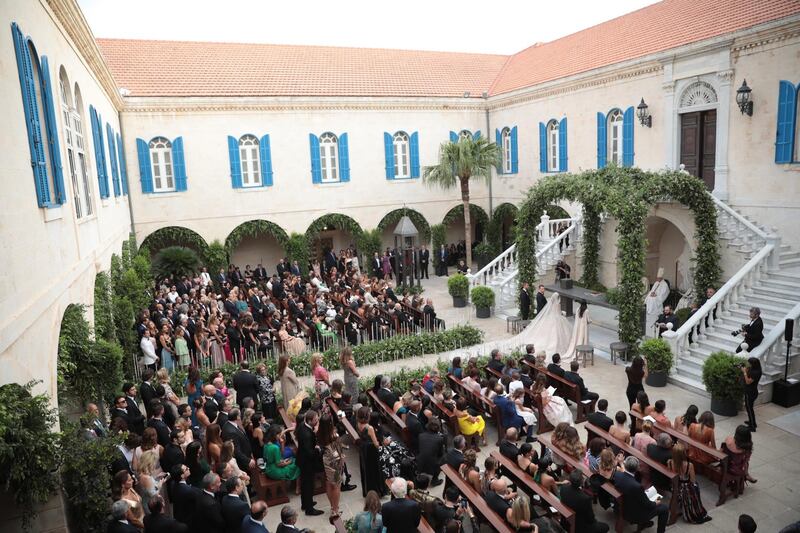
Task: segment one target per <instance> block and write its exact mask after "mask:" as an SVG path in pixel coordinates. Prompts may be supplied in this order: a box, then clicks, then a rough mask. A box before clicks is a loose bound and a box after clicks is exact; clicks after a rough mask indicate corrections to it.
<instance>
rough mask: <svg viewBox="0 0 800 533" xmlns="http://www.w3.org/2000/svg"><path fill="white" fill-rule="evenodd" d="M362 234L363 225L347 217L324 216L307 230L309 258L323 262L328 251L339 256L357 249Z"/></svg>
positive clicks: (333, 214)
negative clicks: (346, 251)
mask: <svg viewBox="0 0 800 533" xmlns="http://www.w3.org/2000/svg"><path fill="white" fill-rule="evenodd" d="M362 232H363V230H362V229H361V225H359V223H358V222H356V221H355V220H353V219H352V218H350V217H349V216H347V215H342V214H340V213H328V214H327V215H322V216H321V217H319V218H318V219H316V220H315V221H314V222H312V223H311V225H310V226H309V227H308V229H307V230H306V239H307V240H308V243H309V252H310V255H309V257H310V259H311V260H314V259H319V260H320V261H321V260H322V258H323V255H324V253H325V252H326V251H328V250H333V252H334V253H335V254H337V256H338V254H339V251H341V250H345V249H347V248H350V247H352V248H356V247H357V244H358V239H359V237H360V236H361V233H362Z"/></svg>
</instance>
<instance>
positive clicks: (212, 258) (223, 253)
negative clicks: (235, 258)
mask: <svg viewBox="0 0 800 533" xmlns="http://www.w3.org/2000/svg"><path fill="white" fill-rule="evenodd" d="M205 260H206V268H207V269H208V272H209V273H210V274H211V277H212V279H213V278H214V277H215V276H214V275H215V274H216V273H217V272H219V269H221V268H225V267H226V266H228V251H227V250H226V249H225V246H224V245H223V244H222V243H221V242H219V240H215V241H214V242H212V243H211V244H209V245H208V248H207V249H206V253H205Z"/></svg>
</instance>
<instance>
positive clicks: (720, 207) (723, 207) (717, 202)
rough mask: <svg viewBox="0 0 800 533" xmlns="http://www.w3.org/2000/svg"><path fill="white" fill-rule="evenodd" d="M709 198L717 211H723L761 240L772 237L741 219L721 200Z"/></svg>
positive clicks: (740, 216)
mask: <svg viewBox="0 0 800 533" xmlns="http://www.w3.org/2000/svg"><path fill="white" fill-rule="evenodd" d="M709 196H710V197H711V199H712V200H714V204H715V205H716V206H717V209H718V210H720V211H724V212H725V213H726V214H728V215H729V216H732V217H733V218H735V219H736V220H737V221H738V222H739V223H740V224H742V225H744V226H745V227H746V228H747V229H749V230H750V231H752V232H753V233H755V234H756V235H757V236H758V237H760V238H761V239H763V240H767V239H769V238H770V237H772V236H773V235H770V234H768V233H767V232H765V231H764V230H762V229H761V228H759V227H758V226H756V225H755V224H753V223H752V222H750V221H749V220H747V219H746V218H745V217H743V216H742V215H741V214H739V212H737V211H736V210H735V209H733V208H732V207H731V206H729V205H728V204H726V203H725V202H723V201H722V200H720V199H719V198H717V197H716V196H714V195H713V194H709Z"/></svg>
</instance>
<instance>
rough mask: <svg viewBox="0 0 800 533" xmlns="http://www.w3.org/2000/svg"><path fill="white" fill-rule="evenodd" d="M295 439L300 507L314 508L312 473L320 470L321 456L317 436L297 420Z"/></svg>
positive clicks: (305, 509) (303, 508) (305, 508)
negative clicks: (298, 471) (298, 470)
mask: <svg viewBox="0 0 800 533" xmlns="http://www.w3.org/2000/svg"><path fill="white" fill-rule="evenodd" d="M294 436H295V439H296V440H297V452H296V457H297V467H298V468H299V469H300V499H301V509H302V510H304V511H308V510H310V509H313V508H314V473H315V472H317V471H318V470H320V463H321V461H322V456H321V454H320V450H319V449H318V448H317V447H316V446H317V436H316V434H314V431H313V430H312V429H311V428H309V427H308V426H307V425H306V423H305V422H298V423H297V426H296V427H295V430H294Z"/></svg>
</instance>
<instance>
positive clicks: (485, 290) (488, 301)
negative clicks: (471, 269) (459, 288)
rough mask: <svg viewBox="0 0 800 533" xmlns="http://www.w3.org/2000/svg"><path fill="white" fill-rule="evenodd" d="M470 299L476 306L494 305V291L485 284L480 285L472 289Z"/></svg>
mask: <svg viewBox="0 0 800 533" xmlns="http://www.w3.org/2000/svg"><path fill="white" fill-rule="evenodd" d="M470 299H471V300H472V304H473V305H474V306H475V307H492V306H494V291H493V290H492V289H490V288H489V287H487V286H485V285H478V286H477V287H474V288H473V289H472V293H471V294H470Z"/></svg>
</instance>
